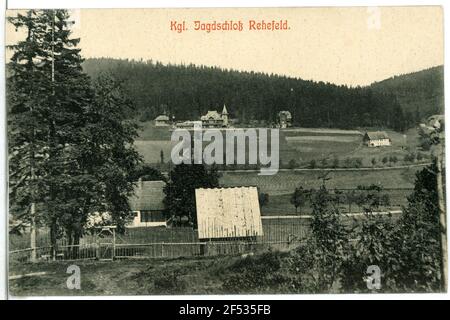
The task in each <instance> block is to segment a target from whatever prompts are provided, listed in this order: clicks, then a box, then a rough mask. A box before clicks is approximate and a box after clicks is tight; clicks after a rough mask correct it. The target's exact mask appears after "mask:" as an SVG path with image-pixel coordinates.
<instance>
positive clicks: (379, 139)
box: [363, 131, 391, 147]
mask: <svg viewBox="0 0 450 320" xmlns="http://www.w3.org/2000/svg"><path fill="white" fill-rule="evenodd" d="M363 142H364V144H365V145H367V146H368V147H382V146H390V145H391V139H390V138H389V135H388V134H387V133H386V131H367V132H366V134H365V135H364V138H363Z"/></svg>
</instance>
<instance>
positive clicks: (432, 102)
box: [372, 66, 444, 119]
mask: <svg viewBox="0 0 450 320" xmlns="http://www.w3.org/2000/svg"><path fill="white" fill-rule="evenodd" d="M372 88H373V89H374V91H375V92H384V93H389V94H394V95H395V96H396V97H397V100H398V102H399V103H400V105H401V107H402V109H403V111H404V112H405V113H406V114H407V113H411V114H412V115H413V117H414V118H415V119H417V118H419V119H420V118H426V117H428V116H430V115H433V114H442V113H443V112H444V67H443V66H438V67H433V68H430V69H426V70H422V71H419V72H413V73H409V74H405V75H401V76H395V77H392V78H389V79H386V80H383V81H380V82H377V83H374V84H372Z"/></svg>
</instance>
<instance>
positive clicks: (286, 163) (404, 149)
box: [135, 122, 427, 168]
mask: <svg viewBox="0 0 450 320" xmlns="http://www.w3.org/2000/svg"><path fill="white" fill-rule="evenodd" d="M373 130H375V129H373ZM364 132H365V130H363V129H361V130H342V129H323V128H289V129H283V130H280V140H279V152H280V166H281V167H282V168H291V167H292V165H294V167H296V168H297V167H299V168H307V167H309V166H310V163H311V161H315V162H316V164H315V165H316V166H317V167H324V166H325V167H330V165H331V164H332V163H335V164H337V166H338V167H348V166H352V165H353V164H349V163H353V162H354V160H356V159H357V160H358V161H359V162H360V164H359V166H361V167H380V166H389V165H392V164H391V163H383V162H382V161H383V158H389V157H391V158H392V157H395V158H396V159H397V162H396V163H395V164H398V165H400V164H403V163H404V161H403V159H404V157H405V156H406V155H408V154H410V153H411V152H417V145H418V133H417V130H416V129H410V130H408V131H407V132H405V133H398V132H395V131H392V130H388V131H387V133H388V135H389V137H390V138H391V140H392V146H390V147H384V148H368V147H365V146H363V145H362V138H363V134H364ZM170 136H171V131H170V128H169V127H155V126H154V125H153V124H152V122H144V123H141V129H140V131H139V137H138V139H137V140H136V141H135V147H136V149H137V150H138V152H139V153H140V154H141V155H142V157H143V159H144V161H145V162H146V163H149V164H158V163H160V162H161V151H162V152H163V154H164V162H166V163H167V162H168V161H169V160H170V153H171V150H172V147H173V146H174V145H175V143H172V142H171V141H170ZM206 144H207V143H205V144H204V145H206ZM426 156H427V155H426V154H424V158H425V157H426ZM423 161H426V159H423Z"/></svg>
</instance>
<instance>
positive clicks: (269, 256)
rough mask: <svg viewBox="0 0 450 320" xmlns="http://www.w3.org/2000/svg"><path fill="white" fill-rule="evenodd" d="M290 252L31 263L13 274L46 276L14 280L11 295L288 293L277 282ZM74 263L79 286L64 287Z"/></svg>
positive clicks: (14, 268)
mask: <svg viewBox="0 0 450 320" xmlns="http://www.w3.org/2000/svg"><path fill="white" fill-rule="evenodd" d="M288 255H289V253H287V252H284V253H281V252H271V253H266V254H261V255H255V256H248V257H242V256H234V257H211V258H209V257H208V258H192V259H173V260H162V259H161V260H156V259H155V260H150V259H148V260H122V261H113V262H100V261H79V262H52V263H49V262H47V263H44V262H42V263H35V264H31V263H28V264H20V265H12V266H10V276H12V275H19V274H28V273H35V272H46V273H47V274H45V275H38V276H30V277H23V278H21V279H16V280H10V281H9V289H10V294H11V295H13V296H37V295H39V296H52V295H63V296H66V295H152V294H154V295H155V294H156V295H164V294H227V293H228V294H233V293H235V294H238V293H288V291H289V288H286V287H283V286H280V282H279V281H278V280H279V277H280V276H281V275H282V274H286V273H287V272H286V271H283V268H284V267H283V263H282V261H283V258H285V257H287V256H288ZM71 264H76V265H78V266H79V267H80V271H81V289H80V290H69V289H68V288H67V286H66V281H67V278H68V277H69V276H70V274H67V273H66V270H67V267H68V266H69V265H71ZM243 275H244V276H243ZM263 280H264V281H263ZM261 281H263V286H262V287H261Z"/></svg>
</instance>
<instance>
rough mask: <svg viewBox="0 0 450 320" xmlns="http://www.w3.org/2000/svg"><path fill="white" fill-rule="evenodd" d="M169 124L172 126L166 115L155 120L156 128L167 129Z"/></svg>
mask: <svg viewBox="0 0 450 320" xmlns="http://www.w3.org/2000/svg"><path fill="white" fill-rule="evenodd" d="M169 124H170V119H169V117H168V116H166V115H165V114H162V115H160V116H157V117H156V118H155V126H156V127H167V126H168V125H169Z"/></svg>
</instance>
